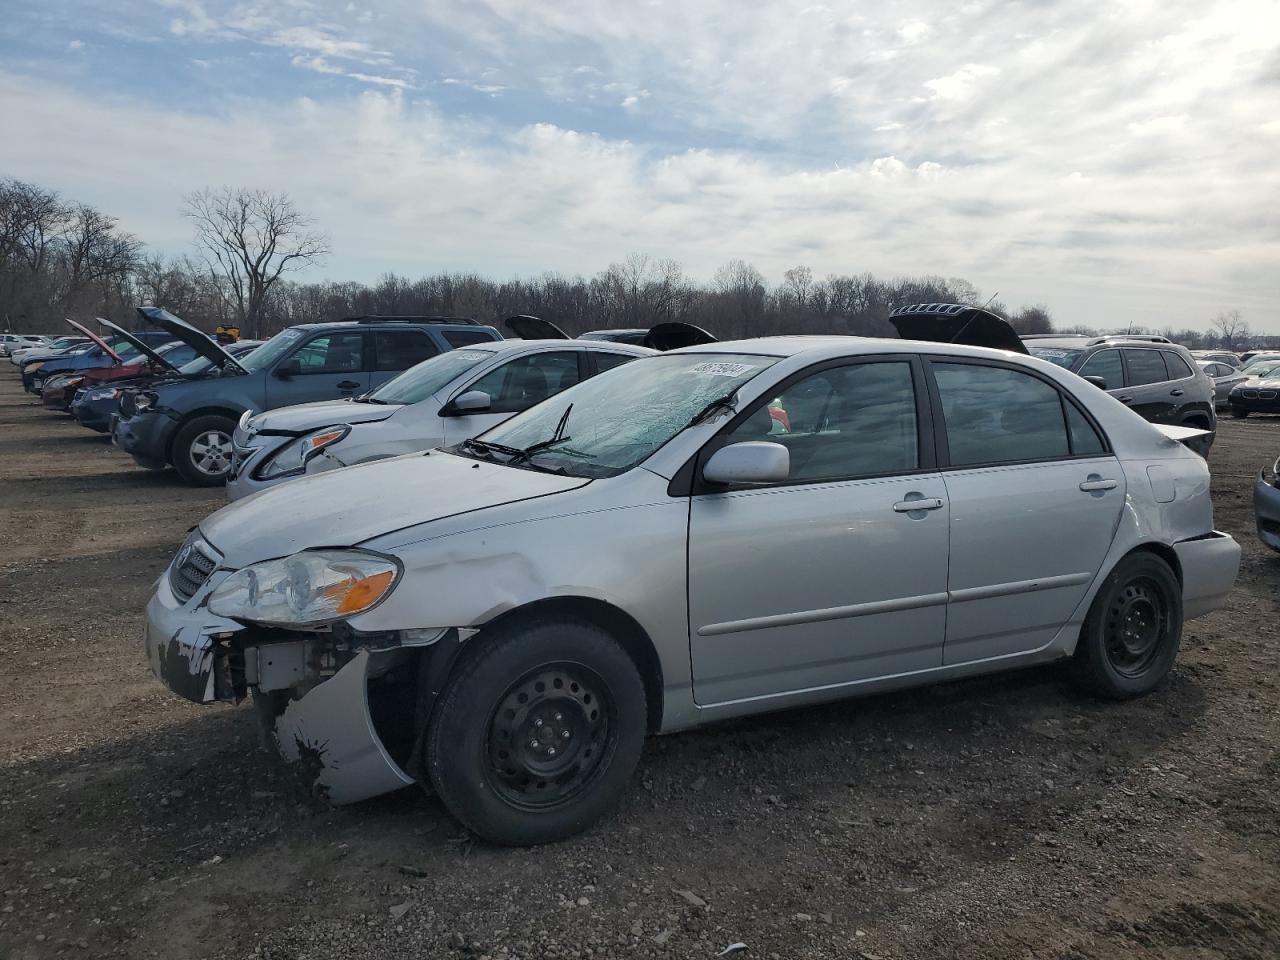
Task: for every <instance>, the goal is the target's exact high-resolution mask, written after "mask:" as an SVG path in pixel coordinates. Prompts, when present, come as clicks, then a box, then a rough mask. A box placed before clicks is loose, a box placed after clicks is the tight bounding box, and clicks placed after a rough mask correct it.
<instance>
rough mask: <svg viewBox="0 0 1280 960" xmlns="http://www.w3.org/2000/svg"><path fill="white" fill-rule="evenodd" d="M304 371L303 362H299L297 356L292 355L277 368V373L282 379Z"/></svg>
mask: <svg viewBox="0 0 1280 960" xmlns="http://www.w3.org/2000/svg"><path fill="white" fill-rule="evenodd" d="M301 372H302V364H301V363H299V362H298V358H297V357H291V358H290V359H288V360H285V361H284V362H283V363H281V364H279V365H278V366H277V367H276V369H275V375H276V376H277V377H279V378H280V379H281V380H288V379H289V378H290V377H296V376H297V375H298V374H300V373H301Z"/></svg>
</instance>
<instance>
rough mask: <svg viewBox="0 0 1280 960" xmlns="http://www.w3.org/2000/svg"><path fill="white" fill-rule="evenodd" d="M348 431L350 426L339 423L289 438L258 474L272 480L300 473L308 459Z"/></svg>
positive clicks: (335, 441) (331, 444)
mask: <svg viewBox="0 0 1280 960" xmlns="http://www.w3.org/2000/svg"><path fill="white" fill-rule="evenodd" d="M350 432H351V427H349V426H348V425H346V424H341V425H339V426H336V427H325V428H324V429H322V430H316V431H315V432H314V433H309V434H307V435H306V436H305V437H298V439H296V440H290V441H289V442H288V443H286V444H285V445H284V446H283V447H281V448H280V451H279V452H278V453H277V454H276V455H275V456H274V457H272V458H271V459H270V460H269V461H268V462H267V463H266V464H264V465H263V467H262V469H261V470H259V471H258V476H259V477H261V478H262V479H263V480H274V479H276V478H277V477H287V476H289V475H290V474H293V473H301V472H302V471H303V470H305V469H306V466H307V461H308V460H310V459H311V458H312V457H314V456H315V455H316V454H317V453H319V452H320V451H321V450H323V449H324V448H325V447H330V446H333V444H335V443H337V442H338V441H339V440H341V439H342V438H343V437H345V436H346V435H347V434H348V433H350Z"/></svg>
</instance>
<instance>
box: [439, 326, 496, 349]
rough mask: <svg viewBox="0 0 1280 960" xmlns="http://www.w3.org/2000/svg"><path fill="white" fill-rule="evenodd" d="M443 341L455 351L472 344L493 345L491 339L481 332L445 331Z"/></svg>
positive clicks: (488, 335)
mask: <svg viewBox="0 0 1280 960" xmlns="http://www.w3.org/2000/svg"><path fill="white" fill-rule="evenodd" d="M444 339H445V341H446V342H447V343H448V344H449V346H451V347H453V348H454V349H455V350H456V349H457V348H458V347H468V346H470V345H471V344H473V343H493V337H492V336H491V335H490V334H487V333H485V332H483V331H481V330H445V331H444Z"/></svg>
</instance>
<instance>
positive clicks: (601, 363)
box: [591, 350, 638, 373]
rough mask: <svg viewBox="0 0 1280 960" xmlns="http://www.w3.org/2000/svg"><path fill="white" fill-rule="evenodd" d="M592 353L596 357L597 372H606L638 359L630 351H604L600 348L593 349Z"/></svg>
mask: <svg viewBox="0 0 1280 960" xmlns="http://www.w3.org/2000/svg"><path fill="white" fill-rule="evenodd" d="M591 355H592V356H593V357H595V358H596V372H597V373H604V372H605V371H606V370H612V369H613V368H614V367H620V366H622V365H623V364H624V363H630V362H631V361H632V360H636V359H638V358H637V357H633V356H632V355H631V354H629V353H602V352H600V351H599V350H596V351H593V352H592V354H591Z"/></svg>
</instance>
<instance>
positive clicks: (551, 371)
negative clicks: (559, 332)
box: [445, 350, 583, 444]
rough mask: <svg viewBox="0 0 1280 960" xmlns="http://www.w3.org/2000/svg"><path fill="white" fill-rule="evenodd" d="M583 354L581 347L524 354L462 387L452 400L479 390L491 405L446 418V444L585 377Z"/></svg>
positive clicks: (494, 422)
mask: <svg viewBox="0 0 1280 960" xmlns="http://www.w3.org/2000/svg"><path fill="white" fill-rule="evenodd" d="M582 356H583V352H582V351H581V350H552V351H547V352H543V353H530V354H525V355H524V356H521V357H516V358H515V359H514V360H509V361H507V362H506V363H504V364H501V365H499V366H497V367H494V368H493V369H492V370H490V371H488V372H487V373H483V374H481V375H480V377H479V378H478V379H476V380H473V381H472V382H471V383H469V384H468V385H466V386H465V387H462V388H461V389H460V390H455V391H454V395H453V397H451V398H450V399H454V398H456V397H459V396H461V395H462V394H464V393H470V392H471V391H473V390H480V391H483V392H484V393H487V394H488V395H489V399H490V405H489V409H488V410H485V411H482V412H478V413H464V414H461V415H453V416H448V417H446V420H447V422H446V424H445V443H446V444H454V443H459V442H460V441H462V440H465V439H466V438H467V437H475V436H479V435H480V434H481V433H484V431H486V430H488V429H489V428H490V427H496V426H497V425H498V424H500V423H502V422H503V421H504V420H507V419H509V418H511V417H512V416H514V415H515V414H517V413H520V412H521V411H522V410H528V409H529V408H530V407H532V406H533V405H534V404H535V403H540V402H542V401H543V400H546V399H547V398H548V397H552V396H555V394H557V393H559V392H560V391H561V390H567V389H568V388H569V387H571V386H573V385H574V384H575V383H577V382H578V381H579V380H580V379H581V377H582V373H581V370H580V366H579V365H580V363H581V358H582ZM445 409H446V410H447V409H448V407H446V408H445Z"/></svg>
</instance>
